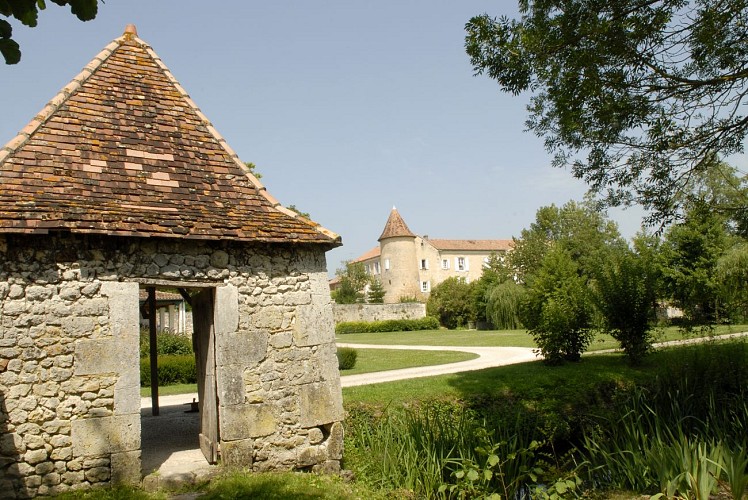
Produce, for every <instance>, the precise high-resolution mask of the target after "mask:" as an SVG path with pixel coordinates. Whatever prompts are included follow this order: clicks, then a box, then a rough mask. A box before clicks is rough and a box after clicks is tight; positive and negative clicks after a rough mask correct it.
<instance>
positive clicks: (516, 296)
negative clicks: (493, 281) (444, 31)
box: [485, 280, 525, 330]
mask: <svg viewBox="0 0 748 500" xmlns="http://www.w3.org/2000/svg"><path fill="white" fill-rule="evenodd" d="M524 297H525V288H524V287H523V286H522V285H518V284H517V283H515V282H514V281H511V280H508V281H504V282H503V283H500V284H498V285H494V286H492V287H491V288H489V289H488V290H487V291H486V298H485V303H486V317H487V319H488V321H490V322H491V323H492V324H493V326H494V328H498V329H502V330H517V329H519V328H522V321H521V319H520V307H521V305H522V300H523V299H524Z"/></svg>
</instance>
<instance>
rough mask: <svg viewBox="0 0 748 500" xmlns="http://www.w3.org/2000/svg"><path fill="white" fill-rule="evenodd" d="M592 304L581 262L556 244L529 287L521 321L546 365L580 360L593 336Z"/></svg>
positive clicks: (544, 259)
mask: <svg viewBox="0 0 748 500" xmlns="http://www.w3.org/2000/svg"><path fill="white" fill-rule="evenodd" d="M592 314H593V310H592V304H591V299H590V293H589V289H588V287H587V284H586V282H585V279H584V278H583V277H582V276H580V274H579V265H578V264H577V263H576V262H575V261H574V259H572V257H571V255H570V254H569V253H568V251H566V250H565V249H563V248H561V247H554V248H553V249H551V250H550V251H549V252H548V254H547V255H546V256H545V257H544V258H543V263H542V265H541V267H540V270H539V271H538V274H537V276H536V277H535V279H534V280H533V283H532V285H531V286H529V287H528V290H527V299H526V300H525V303H524V305H523V307H522V311H521V319H522V323H523V324H524V325H525V326H526V327H527V328H529V329H530V332H529V333H530V335H532V337H533V339H534V340H535V343H536V344H537V346H538V348H539V349H540V352H541V354H542V355H543V357H544V360H545V362H546V363H547V364H552V365H553V364H560V363H562V362H563V361H579V359H580V358H581V355H582V353H583V352H584V351H585V350H587V347H588V346H589V344H590V342H591V341H592V338H593V333H592V330H591V326H592Z"/></svg>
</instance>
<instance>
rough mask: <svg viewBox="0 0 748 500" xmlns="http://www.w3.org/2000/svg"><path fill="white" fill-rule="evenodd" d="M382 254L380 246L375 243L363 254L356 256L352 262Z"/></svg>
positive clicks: (362, 260)
mask: <svg viewBox="0 0 748 500" xmlns="http://www.w3.org/2000/svg"><path fill="white" fill-rule="evenodd" d="M381 254H382V250H381V248H380V247H379V246H378V245H377V246H375V247H374V248H372V249H371V250H369V251H368V252H366V253H365V254H363V255H362V256H361V257H358V258H357V259H355V260H353V261H352V262H364V261H367V260H369V259H373V258H375V257H379V256H380V255H381Z"/></svg>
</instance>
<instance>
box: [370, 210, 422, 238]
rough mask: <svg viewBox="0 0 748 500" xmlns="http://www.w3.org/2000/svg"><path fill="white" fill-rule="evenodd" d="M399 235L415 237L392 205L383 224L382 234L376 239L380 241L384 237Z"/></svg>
mask: <svg viewBox="0 0 748 500" xmlns="http://www.w3.org/2000/svg"><path fill="white" fill-rule="evenodd" d="M401 236H408V237H412V238H415V237H416V235H415V234H413V232H412V231H411V230H410V229H408V225H407V224H406V223H405V221H404V220H403V218H402V217H401V216H400V213H399V212H398V211H397V208H395V207H392V211H391V212H390V216H389V217H388V218H387V223H386V224H385V225H384V231H382V235H381V236H380V237H379V240H377V241H382V240H383V239H386V238H397V237H401Z"/></svg>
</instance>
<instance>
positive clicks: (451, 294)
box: [426, 277, 475, 329]
mask: <svg viewBox="0 0 748 500" xmlns="http://www.w3.org/2000/svg"><path fill="white" fill-rule="evenodd" d="M426 314H428V315H429V316H434V317H436V318H438V319H439V323H441V324H442V325H443V326H445V327H447V328H449V329H454V328H458V327H461V326H465V325H467V324H468V322H470V321H474V320H475V309H474V307H473V300H472V297H471V293H470V285H469V284H467V283H465V282H464V281H462V280H459V279H457V278H455V277H452V278H447V279H445V280H444V281H442V282H441V283H439V284H438V285H436V286H435V287H434V289H433V290H431V294H430V295H429V300H428V302H426Z"/></svg>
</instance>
